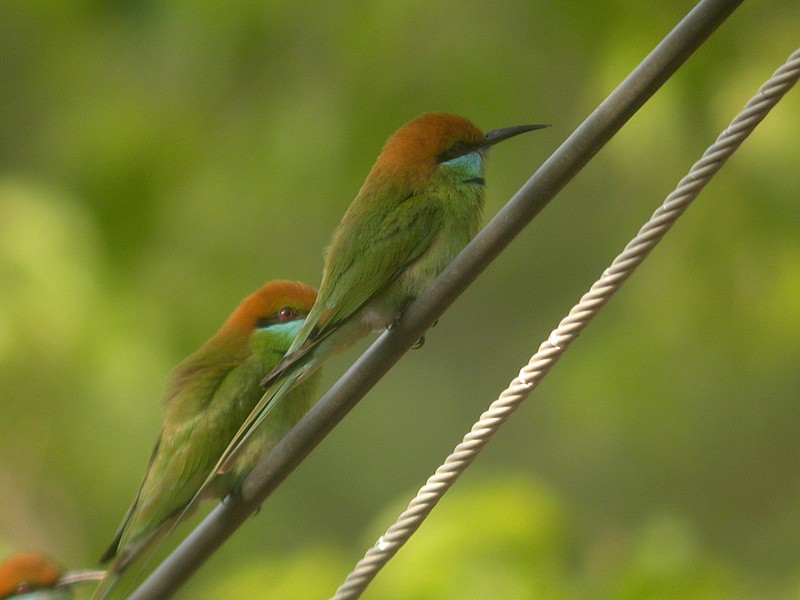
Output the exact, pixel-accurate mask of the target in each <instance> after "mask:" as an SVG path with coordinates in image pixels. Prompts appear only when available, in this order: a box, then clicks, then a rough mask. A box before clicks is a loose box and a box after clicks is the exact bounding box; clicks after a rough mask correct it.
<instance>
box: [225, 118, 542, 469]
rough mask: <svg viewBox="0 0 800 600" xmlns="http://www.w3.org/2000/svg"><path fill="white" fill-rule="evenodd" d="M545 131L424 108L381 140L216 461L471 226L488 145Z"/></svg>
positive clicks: (408, 294)
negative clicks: (276, 354) (246, 411)
mask: <svg viewBox="0 0 800 600" xmlns="http://www.w3.org/2000/svg"><path fill="white" fill-rule="evenodd" d="M542 127H546V125H523V126H519V127H510V128H507V129H498V130H495V131H490V132H488V133H486V134H483V133H482V132H481V130H480V129H478V128H477V127H476V126H475V125H473V124H472V123H471V122H469V121H468V120H467V119H464V118H462V117H459V116H456V115H451V114H446V113H431V114H424V115H422V116H420V117H417V118H416V119H414V120H412V121H411V122H409V123H407V124H406V125H404V126H403V127H401V128H400V129H399V130H397V131H396V132H395V133H394V135H392V136H391V137H390V138H389V139H388V140H387V142H386V145H385V146H384V148H383V151H382V152H381V154H380V156H378V159H377V161H376V162H375V165H374V166H373V167H372V170H371V171H370V173H369V175H368V176H367V179H366V180H365V181H364V184H363V185H362V187H361V190H360V191H359V192H358V195H357V196H356V198H355V199H354V200H353V202H352V204H351V205H350V208H349V209H348V210H347V212H346V213H345V215H344V218H343V219H342V221H341V223H340V224H339V226H338V228H337V229H336V232H335V233H334V235H333V241H332V242H331V245H330V247H329V248H328V251H327V254H326V257H325V266H324V269H323V274H322V283H321V285H320V290H319V295H318V296H317V301H316V302H315V303H314V307H313V308H312V309H311V312H310V313H309V315H308V318H307V319H306V321H305V323H304V324H303V327H302V328H301V329H300V331H299V333H298V335H297V337H296V338H295V339H294V341H293V342H292V345H291V347H290V348H289V350H288V352H287V354H286V357H285V358H284V359H283V360H282V361H281V363H280V364H279V365H278V366H276V368H275V369H274V370H273V371H272V372H271V373H270V374H269V376H268V377H266V378H265V380H264V382H262V385H263V386H264V387H267V388H268V389H267V392H266V394H265V395H264V398H262V400H261V401H260V402H259V403H258V405H257V406H256V407H255V409H254V411H253V413H252V414H251V415H250V417H249V418H248V419H247V421H245V423H244V424H243V425H242V428H241V429H240V431H239V432H238V434H237V435H236V437H235V439H234V441H233V442H232V443H231V445H230V446H229V448H228V449H227V450H226V452H225V454H224V455H223V456H222V458H221V460H220V463H219V465H220V466H222V465H224V464H225V463H226V461H228V460H232V459H233V457H235V456H236V455H237V454H238V452H239V451H240V449H241V448H242V446H241V444H242V442H244V441H245V440H246V439H247V438H248V437H249V436H250V435H251V434H252V432H253V431H255V427H256V426H257V425H258V423H259V422H260V421H261V420H262V419H263V418H265V416H266V415H267V414H268V413H269V412H270V411H272V410H279V408H278V406H279V405H280V404H282V403H283V401H284V399H285V394H286V393H287V392H288V391H289V390H291V389H293V388H294V386H296V385H297V384H298V383H299V382H301V381H303V380H304V379H305V378H307V377H309V376H310V375H311V374H312V373H314V372H315V370H316V369H317V368H318V367H319V365H320V364H321V363H322V362H323V361H324V360H325V359H326V358H328V357H329V356H330V355H332V354H335V353H338V352H341V351H343V350H344V349H346V348H347V347H349V346H350V345H352V344H353V343H354V342H355V341H357V340H358V339H360V338H362V337H364V336H365V335H367V334H368V333H369V332H370V331H373V330H378V329H383V328H385V327H388V326H390V325H391V324H392V323H394V322H395V321H396V320H397V319H398V318H399V317H400V314H401V313H402V312H403V310H404V309H405V308H406V306H408V304H409V303H410V302H411V301H412V300H414V299H415V298H417V296H419V295H420V294H421V293H422V292H423V291H424V290H425V288H427V287H428V286H429V285H430V284H431V282H432V281H433V280H434V279H435V278H436V277H437V276H438V275H439V273H441V272H442V270H444V268H445V267H446V266H447V264H448V263H449V262H450V261H451V260H453V258H455V256H456V255H457V254H458V253H459V252H460V251H461V250H462V249H463V248H464V246H466V245H467V243H468V242H469V241H470V240H471V239H472V238H473V237H474V236H475V234H476V233H477V232H478V230H479V228H480V224H481V220H482V212H483V204H484V191H485V180H484V165H485V162H486V156H487V153H488V150H489V148H490V147H491V146H493V145H494V144H496V143H498V142H501V141H503V140H506V139H508V138H510V137H513V136H515V135H518V134H520V133H523V132H526V131H532V130H534V129H540V128H542Z"/></svg>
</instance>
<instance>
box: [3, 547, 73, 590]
mask: <svg viewBox="0 0 800 600" xmlns="http://www.w3.org/2000/svg"><path fill="white" fill-rule="evenodd" d="M61 573H62V568H61V566H60V565H58V564H56V563H55V562H53V561H52V560H50V559H49V558H47V557H45V556H42V555H41V554H36V553H34V552H20V553H17V554H14V555H13V556H10V557H8V558H7V559H5V560H4V561H3V562H2V563H0V598H15V599H17V598H25V599H26V600H28V599H31V600H32V599H33V598H41V599H45V598H50V599H52V600H56V599H67V600H68V599H69V598H71V597H72V594H71V593H70V591H69V589H66V588H60V589H56V588H55V586H56V584H57V583H58V580H59V578H60V577H61Z"/></svg>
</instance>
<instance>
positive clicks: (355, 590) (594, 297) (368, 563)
mask: <svg viewBox="0 0 800 600" xmlns="http://www.w3.org/2000/svg"><path fill="white" fill-rule="evenodd" d="M798 78H800V49H798V50H796V51H795V52H794V53H793V54H792V55H791V56H790V57H789V59H788V60H787V62H786V63H784V65H783V66H781V68H780V69H778V70H777V71H776V72H775V73H774V74H773V75H772V77H770V78H769V79H768V80H767V82H766V83H764V85H763V86H762V87H761V89H759V90H758V93H757V94H756V95H755V96H754V97H753V98H752V99H751V100H750V102H748V103H747V105H746V106H745V108H744V110H743V111H742V112H741V113H739V114H738V115H737V116H736V118H735V119H734V120H733V121H732V122H731V124H730V125H729V126H728V128H727V129H725V131H723V132H722V133H721V134H720V136H719V137H718V138H717V140H716V142H714V144H712V145H711V146H710V147H709V148H708V150H706V151H705V153H703V156H702V157H701V158H700V160H698V161H697V162H696V163H695V164H694V165H693V166H692V168H691V169H689V173H688V174H687V175H686V176H685V177H684V178H683V179H681V181H680V183H678V186H677V187H676V188H675V190H674V191H673V192H672V193H671V194H670V195H669V196H667V198H666V200H664V203H663V204H662V205H661V206H660V207H659V208H658V209H657V210H656V211H655V212H654V213H653V215H652V216H651V217H650V219H649V220H648V221H647V223H645V225H644V226H643V227H642V228H641V229H640V230H639V233H637V234H636V237H634V238H633V240H631V241H630V243H629V244H628V245H627V246H626V247H625V249H624V250H623V251H622V253H621V254H620V255H619V256H617V257H616V258H615V259H614V261H613V262H612V263H611V266H610V267H609V268H607V269H606V270H605V271H603V274H602V275H601V277H600V279H598V280H597V281H596V282H595V283H594V285H592V287H591V288H590V289H589V291H588V292H587V293H586V294H585V295H584V296H583V297H582V298H581V299H580V302H578V304H576V305H575V306H574V307H573V308H572V310H570V311H569V314H568V315H567V316H566V317H565V318H564V319H563V320H562V321H561V322H560V323H559V324H558V327H556V328H555V329H554V330H553V331H552V333H551V334H550V336H549V337H548V339H547V341H545V342H544V343H542V345H541V346H539V350H538V351H537V352H536V354H534V355H533V356H532V357H531V359H530V360H529V361H528V364H526V365H525V366H524V367H522V369H521V370H520V372H519V375H518V376H517V377H516V378H515V379H514V380H513V381H512V382H511V384H510V385H509V386H508V388H506V389H505V390H504V391H503V393H501V394H500V396H499V397H498V398H497V400H495V401H494V402H492V403H491V405H490V406H489V408H488V410H487V411H486V412H484V413H483V414H482V415H481V417H480V419H479V420H478V422H477V423H475V425H473V426H472V429H471V430H470V432H469V433H468V434H467V435H465V436H464V439H463V441H462V442H461V443H460V444H458V445H457V446H456V447H455V449H454V450H453V452H452V454H450V456H448V457H447V459H446V460H445V461H444V463H443V464H442V465H441V466H440V467H439V468H438V469H436V472H435V473H434V474H433V475H432V476H431V477H430V478H429V479H428V481H427V482H426V483H425V485H424V486H422V488H421V489H420V490H419V492H418V493H417V495H416V497H415V498H414V499H413V500H412V501H411V502H410V503H409V505H408V508H407V509H406V510H405V511H404V512H403V513H402V514H401V515H400V516H399V517H398V518H397V521H395V523H394V524H393V525H392V526H391V527H389V529H387V530H386V533H384V534H383V535H382V536H381V537H380V538H378V541H377V542H376V543H375V545H374V546H373V547H372V548H371V549H370V550H368V551H367V553H366V554H365V555H364V558H362V559H361V560H360V561H359V562H358V564H357V565H356V567H355V568H354V569H353V571H352V572H351V573H350V574H349V575H348V576H347V578H346V579H345V581H344V583H343V584H342V585H341V587H339V589H338V590H337V591H336V594H335V596H334V600H351V599H353V598H358V597H359V596H360V595H361V594H362V593H363V592H364V590H365V589H366V587H367V586H368V585H369V583H370V582H371V581H372V579H373V578H374V577H375V575H376V574H377V573H378V571H379V570H380V569H381V568H382V567H383V566H384V565H385V564H386V563H387V562H388V561H389V560H390V559H391V558H392V556H394V555H395V554H396V553H397V551H398V550H399V549H400V548H401V547H402V546H403V544H405V543H406V542H407V541H408V539H409V538H410V537H411V536H412V535H413V533H414V532H415V531H416V530H417V529H418V528H419V526H420V525H421V524H422V522H423V521H424V520H425V518H426V517H427V516H428V514H430V512H431V510H433V508H434V506H436V504H437V503H438V502H439V500H440V499H441V498H442V496H443V495H444V494H445V493H446V492H447V490H448V489H450V487H451V486H452V485H453V483H455V481H456V480H457V479H458V477H459V476H460V475H461V474H462V473H463V472H464V470H465V469H466V468H467V467H468V466H469V465H470V464H471V463H472V461H473V460H475V457H476V456H477V455H478V453H480V451H481V450H482V449H483V447H484V446H485V445H486V443H487V442H488V441H489V440H490V439H491V437H492V436H493V435H494V434H495V433H496V432H497V430H498V429H499V428H500V426H501V425H502V424H503V423H504V422H505V421H506V419H508V417H509V416H510V415H511V413H513V412H514V411H515V410H516V409H517V407H519V405H520V404H521V403H522V401H523V400H525V399H526V398H527V397H528V396H529V395H530V394H531V392H533V390H534V389H535V388H536V386H537V385H538V384H539V382H540V381H541V380H542V379H543V378H544V376H545V375H546V374H547V373H548V371H549V370H550V369H551V368H552V367H553V365H554V364H555V363H556V362H557V361H558V360H559V359H560V358H561V356H562V355H563V354H564V352H565V351H566V350H567V348H568V347H569V346H570V344H571V343H572V342H573V341H574V340H575V338H576V337H578V335H579V334H580V333H581V331H583V330H584V329H585V328H586V326H587V325H588V324H589V323H590V322H591V320H592V318H593V317H594V316H595V315H596V314H597V312H598V311H599V310H600V309H601V308H602V307H603V306H604V305H605V304H606V302H608V301H609V299H610V298H611V297H612V296H613V295H614V293H615V292H616V291H617V290H618V289H619V288H620V287H621V286H622V284H623V283H624V282H625V280H626V279H627V278H628V277H629V276H630V275H631V274H632V273H633V271H634V270H635V269H636V267H638V266H639V265H640V264H641V263H642V261H643V260H644V259H645V258H646V257H647V255H648V254H649V253H650V251H651V250H652V249H653V248H655V246H656V245H657V244H658V243H659V242H660V241H661V239H662V238H663V237H664V235H665V234H666V233H667V231H669V229H670V228H671V227H672V225H673V224H674V223H675V222H676V221H677V220H678V218H679V217H680V216H681V215H682V214H683V213H684V211H685V210H686V209H687V208H688V206H689V204H690V203H691V202H692V201H693V200H694V199H695V198H696V197H697V196H698V194H699V193H700V192H701V190H702V189H703V188H704V187H705V186H706V185H707V184H708V182H709V181H710V180H711V178H712V177H713V176H714V175H715V174H716V173H717V172H718V171H719V170H720V169H721V168H722V165H723V164H725V161H726V160H727V159H728V158H729V157H730V156H731V155H732V154H733V153H734V152H735V151H736V149H737V148H738V147H739V146H740V145H741V143H742V142H743V141H744V140H745V139H746V138H747V136H749V135H750V134H751V133H752V132H753V130H754V129H755V128H756V126H757V125H758V124H759V123H760V122H761V121H762V120H763V119H764V117H765V116H766V115H767V113H769V111H770V109H772V107H774V106H775V105H776V104H777V103H778V101H779V100H780V99H781V98H782V97H783V95H784V94H786V92H788V91H789V90H790V89H791V88H792V86H793V85H794V84H795V83H797V80H798Z"/></svg>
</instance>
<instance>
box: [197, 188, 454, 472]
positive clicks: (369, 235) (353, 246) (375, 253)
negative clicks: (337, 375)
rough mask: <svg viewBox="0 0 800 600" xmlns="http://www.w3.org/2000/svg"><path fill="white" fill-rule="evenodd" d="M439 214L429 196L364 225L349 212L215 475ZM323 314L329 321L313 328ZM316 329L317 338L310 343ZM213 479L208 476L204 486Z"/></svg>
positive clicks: (429, 233)
mask: <svg viewBox="0 0 800 600" xmlns="http://www.w3.org/2000/svg"><path fill="white" fill-rule="evenodd" d="M443 212H444V207H443V206H442V203H441V202H440V201H439V200H438V199H437V198H436V197H435V196H431V195H428V194H418V195H413V196H409V197H407V198H405V199H404V200H403V201H402V202H400V203H399V204H397V205H395V206H390V207H388V208H387V209H386V210H384V211H382V212H378V213H377V214H374V215H373V218H371V219H367V220H363V219H361V218H360V217H362V216H363V215H355V216H353V215H351V214H350V212H349V211H348V214H347V215H345V218H344V220H343V221H342V224H341V225H340V228H339V230H338V231H337V234H336V236H335V239H334V242H333V244H332V246H331V249H330V252H329V257H328V260H327V261H326V267H327V269H326V275H325V277H324V278H323V284H322V289H320V292H319V295H318V296H317V301H316V303H315V304H314V307H313V308H312V309H311V312H310V313H309V315H308V317H307V318H306V322H305V323H304V325H303V327H302V328H301V329H300V331H299V333H298V334H297V337H296V338H295V340H294V342H293V343H292V346H291V347H290V348H289V351H288V352H287V354H286V357H285V358H284V360H283V361H281V362H280V363H279V364H278V365H277V366H276V367H275V368H274V369H273V371H272V372H271V373H270V374H269V375H268V376H267V378H266V379H265V380H264V382H262V385H268V386H269V387H268V388H267V391H266V393H265V394H264V395H263V396H262V398H261V400H259V402H258V404H256V406H255V407H254V409H253V410H252V412H251V413H250V415H249V416H248V417H247V419H246V420H245V421H244V423H242V426H241V427H240V428H239V431H238V432H237V433H236V435H235V436H234V437H233V439H232V440H231V443H230V444H229V445H228V448H227V449H226V450H225V452H224V453H223V454H222V456H221V457H220V459H219V461H218V462H217V466H216V469H215V472H216V470H218V469H220V468H223V467H224V465H225V464H226V463H228V462H229V460H232V458H233V457H234V456H235V454H236V453H237V452H238V451H239V449H240V448H241V447H242V445H243V444H244V443H245V441H246V440H247V438H248V437H249V436H250V434H251V432H252V431H253V430H254V429H255V427H257V425H258V423H260V422H261V421H262V420H263V419H264V418H265V416H266V414H267V413H268V412H269V411H270V410H271V409H272V407H273V406H274V405H275V404H276V403H277V402H278V401H280V398H282V397H283V395H284V394H285V393H286V392H288V391H289V390H291V389H292V387H293V386H294V383H295V382H296V381H297V380H298V379H299V372H298V370H300V369H302V368H303V365H299V366H298V365H297V363H298V362H299V361H300V360H301V359H302V358H304V357H306V356H307V355H308V353H309V352H311V350H312V349H313V348H314V347H315V346H316V345H317V344H319V342H320V341H321V340H323V339H324V338H325V337H326V336H327V335H329V334H331V333H332V332H333V331H335V330H336V328H337V327H338V326H340V325H341V324H342V323H344V322H345V321H347V320H348V319H349V318H350V317H352V316H353V315H354V314H356V313H357V312H358V311H359V310H360V309H361V308H362V307H364V306H365V305H366V304H367V303H368V302H369V301H370V300H372V299H373V298H375V296H377V295H378V294H380V293H381V292H383V291H384V290H386V289H387V288H388V287H389V286H390V285H391V284H392V283H393V282H394V281H395V280H396V279H397V277H398V276H399V275H400V274H401V273H402V272H403V271H404V270H405V269H406V268H407V267H408V266H409V265H411V264H412V263H413V262H414V261H415V260H416V259H417V258H419V257H420V256H421V255H422V254H424V253H425V251H426V250H427V249H428V248H429V247H430V245H431V243H432V242H433V240H434V239H436V236H437V235H438V234H439V231H440V230H441V224H442V217H443ZM364 249H368V250H364ZM326 311H327V312H328V315H329V316H328V317H327V318H326V321H325V323H324V324H322V325H321V326H319V327H317V326H318V324H319V321H320V318H321V316H322V315H323V313H325V312H326ZM315 328H316V335H315V336H314V338H313V339H309V335H310V334H311V332H312V331H313V330H314V329H315ZM286 378H288V381H289V382H290V383H289V384H288V385H287V379H286ZM212 477H213V473H209V475H208V481H209V482H210V481H211V478H212Z"/></svg>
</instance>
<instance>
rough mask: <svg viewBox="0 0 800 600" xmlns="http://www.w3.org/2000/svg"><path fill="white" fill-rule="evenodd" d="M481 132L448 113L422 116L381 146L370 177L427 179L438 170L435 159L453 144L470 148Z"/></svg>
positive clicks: (479, 140)
mask: <svg viewBox="0 0 800 600" xmlns="http://www.w3.org/2000/svg"><path fill="white" fill-rule="evenodd" d="M481 140H483V132H481V130H480V129H478V127H476V126H475V125H474V124H473V123H471V122H470V121H468V120H467V119H465V118H464V117H459V116H458V115H453V114H449V113H425V114H423V115H420V116H419V117H417V118H416V119H413V120H411V121H409V122H408V123H406V124H405V125H403V126H402V127H401V128H400V129H398V130H397V131H396V132H395V133H394V134H393V135H392V136H391V137H390V138H389V139H388V140H386V144H385V145H384V146H383V150H382V151H381V154H380V156H378V160H377V161H376V162H375V166H374V167H373V168H372V173H371V175H373V176H377V177H393V176H399V177H404V178H408V177H414V176H415V175H417V176H420V177H423V178H425V179H427V178H428V177H430V176H431V175H432V174H433V172H434V171H435V170H436V167H437V166H438V163H437V157H438V156H439V155H440V154H441V153H442V152H444V151H445V150H448V149H449V148H450V147H451V146H452V145H453V144H455V143H456V142H462V143H465V144H469V145H473V144H478V143H480V142H481Z"/></svg>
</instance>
